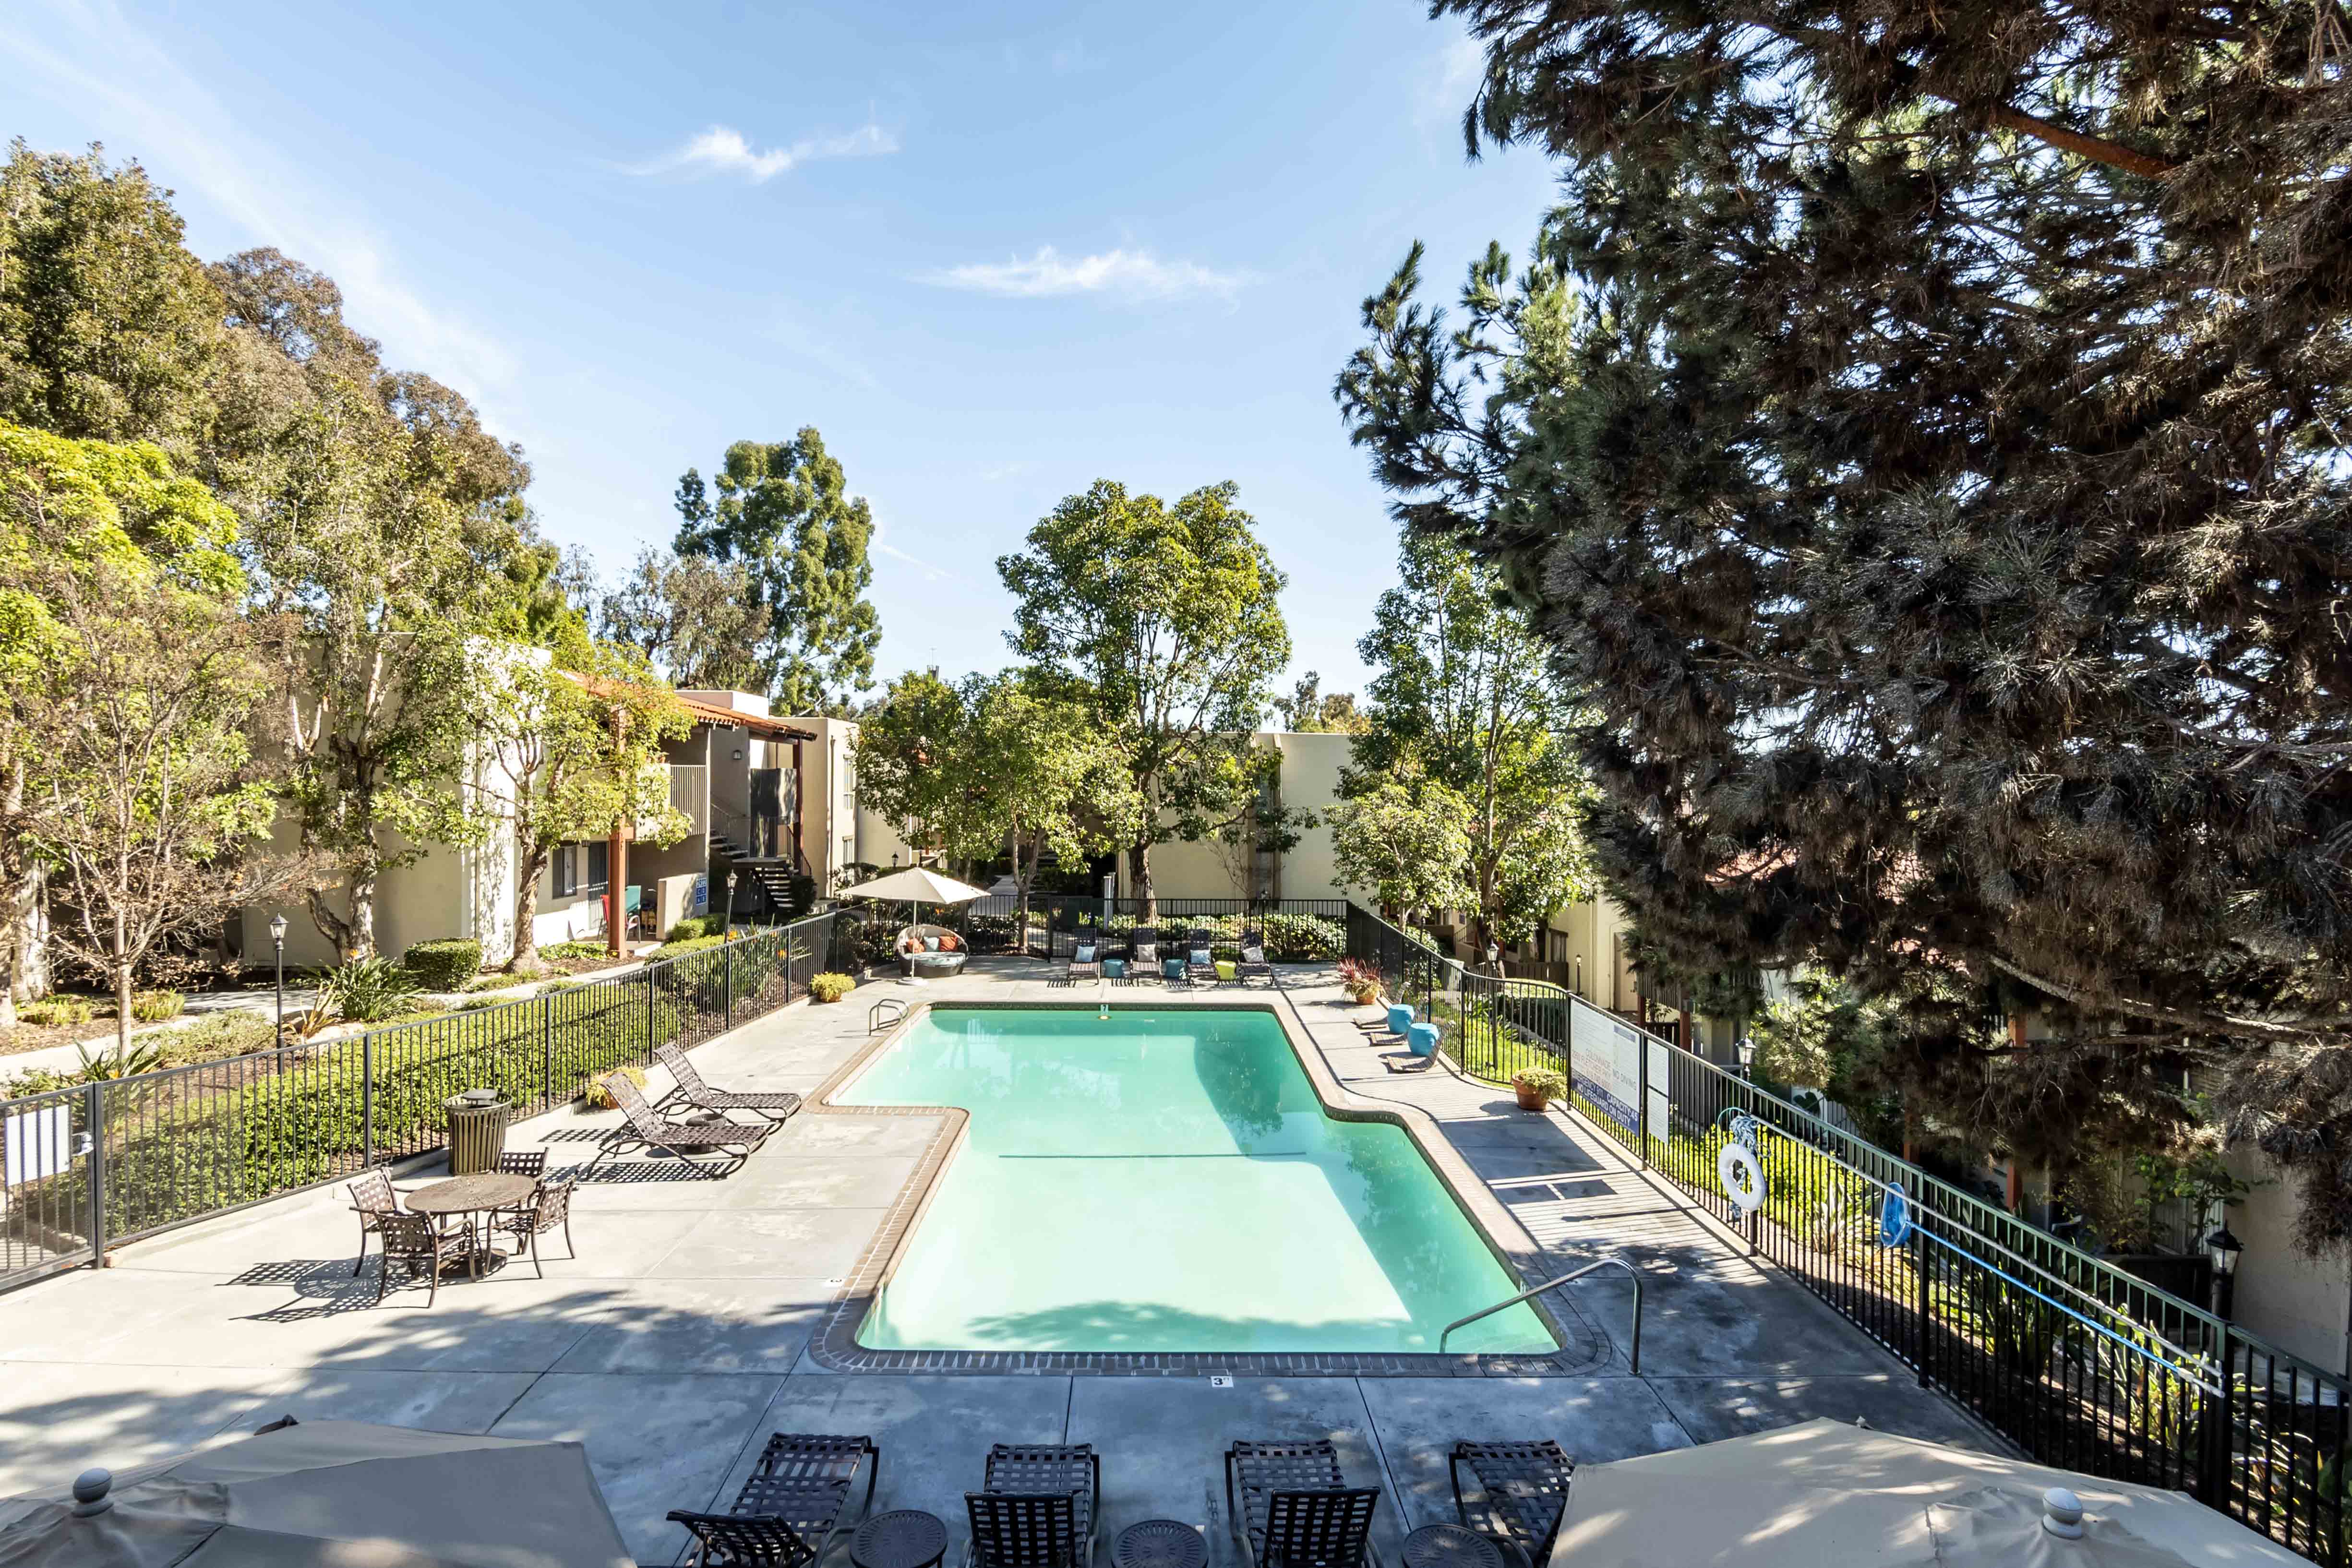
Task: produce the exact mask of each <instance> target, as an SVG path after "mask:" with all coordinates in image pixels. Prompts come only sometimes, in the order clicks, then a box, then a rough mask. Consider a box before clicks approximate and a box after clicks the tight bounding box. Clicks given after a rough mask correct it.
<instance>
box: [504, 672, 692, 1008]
mask: <svg viewBox="0 0 2352 1568" xmlns="http://www.w3.org/2000/svg"><path fill="white" fill-rule="evenodd" d="M483 695H484V698H485V699H486V700H485V701H484V702H483V703H482V705H481V706H479V707H478V709H477V710H476V711H477V716H478V728H477V731H476V737H477V746H478V753H479V766H478V768H477V770H476V771H475V772H474V773H473V775H472V777H471V779H470V780H469V787H470V789H472V790H473V791H475V792H476V794H477V796H478V809H479V810H481V812H482V813H483V814H485V815H488V816H492V817H500V818H504V819H505V820H506V821H507V822H508V823H509V831H510V832H511V834H512V835H513V849H514V866H515V902H514V912H513V914H514V939H513V946H511V948H510V949H509V953H508V956H507V961H506V966H505V967H507V968H509V969H510V970H514V971H518V972H525V973H527V972H530V971H531V970H534V969H536V968H537V967H538V963H539V941H538V937H537V935H536V934H535V931H534V926H535V925H536V923H537V917H538V914H539V882H540V878H541V876H542V875H544V874H545V873H546V871H547V863H548V861H549V860H550V858H551V856H552V855H553V854H554V852H555V849H556V846H557V845H559V844H565V843H570V842H572V841H576V840H581V839H603V838H606V837H609V836H610V835H611V834H612V833H613V831H614V830H615V829H616V828H617V829H620V830H622V831H629V832H633V833H635V835H636V836H637V837H638V838H640V839H642V840H644V841H647V842H650V843H654V844H674V843H676V842H677V841H678V840H680V839H682V838H684V837H685V836H686V833H687V830H688V827H689V826H690V825H691V824H690V823H688V821H687V819H686V815H685V813H683V812H681V811H678V810H675V809H674V808H673V807H672V806H671V805H670V802H669V780H668V774H667V771H666V770H665V769H664V768H663V767H662V758H663V751H662V743H663V742H664V741H667V740H676V739H678V738H680V737H684V736H686V735H687V734H688V733H690V732H691V731H692V730H693V728H694V720H693V717H692V716H690V715H689V714H688V712H687V711H686V705H685V704H683V703H681V702H679V701H678V700H677V694H676V693H674V692H672V691H671V690H670V689H669V688H668V687H667V686H666V685H662V683H661V682H660V680H659V679H658V678H657V677H656V676H655V675H654V674H653V673H652V672H651V671H650V670H648V669H646V667H645V664H644V663H643V662H642V661H641V660H639V659H637V658H636V657H635V655H634V654H633V653H630V652H628V651H626V650H624V649H614V648H609V647H607V648H598V647H593V646H591V647H589V648H588V649H586V650H585V656H584V657H583V658H580V659H578V660H576V661H575V662H574V663H573V664H569V665H566V664H558V663H555V662H552V661H551V660H549V659H548V658H546V657H543V656H539V655H536V654H535V653H530V652H526V651H523V650H520V649H514V650H510V651H509V652H508V653H505V654H504V655H503V656H501V657H499V659H497V660H496V662H495V663H494V664H493V666H492V668H491V670H490V672H489V674H488V678H487V679H486V681H485V683H484V692H483ZM615 891H617V889H616V890H615Z"/></svg>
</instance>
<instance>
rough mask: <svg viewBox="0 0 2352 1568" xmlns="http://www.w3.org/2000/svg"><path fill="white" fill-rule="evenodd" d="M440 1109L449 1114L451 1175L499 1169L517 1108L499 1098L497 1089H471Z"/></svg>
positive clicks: (451, 1099) (468, 1174)
mask: <svg viewBox="0 0 2352 1568" xmlns="http://www.w3.org/2000/svg"><path fill="white" fill-rule="evenodd" d="M441 1108H442V1109H443V1110H445V1111H446V1112H448V1113H449V1174H450V1175H451V1176H472V1175H474V1174H475V1173H476V1172H477V1171H494V1170H496V1169H498V1168H499V1155H501V1154H503V1153H504V1152H505V1151H506V1146H507V1122H508V1121H509V1118H511V1117H512V1116H513V1114H514V1107H513V1106H512V1105H509V1104H508V1103H506V1102H505V1101H503V1100H501V1099H499V1092H498V1091H497V1090H495V1089H468V1090H467V1091H466V1092H464V1093H463V1094H457V1095H452V1096H451V1097H450V1098H448V1099H446V1100H444V1101H443V1102H441Z"/></svg>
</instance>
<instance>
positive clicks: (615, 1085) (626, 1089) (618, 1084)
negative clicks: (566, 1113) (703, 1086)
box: [589, 1072, 782, 1181]
mask: <svg viewBox="0 0 2352 1568" xmlns="http://www.w3.org/2000/svg"><path fill="white" fill-rule="evenodd" d="M604 1083H605V1085H606V1086H607V1087H608V1088H610V1089H611V1090H612V1092H613V1103H614V1104H616V1105H618V1106H619V1107H620V1108H621V1113H622V1114H623V1115H624V1116H625V1117H627V1118H628V1120H627V1121H626V1122H625V1123H623V1124H622V1125H621V1126H620V1128H619V1129H618V1130H617V1131H616V1132H615V1133H614V1135H613V1136H611V1137H609V1138H607V1139H606V1140H605V1142H604V1147H603V1148H601V1149H599V1150H597V1151H596V1160H602V1159H604V1157H605V1156H606V1155H611V1154H615V1153H617V1152H619V1151H620V1150H622V1149H625V1148H629V1147H632V1146H634V1147H636V1148H641V1149H663V1150H666V1151H667V1152H668V1153H670V1154H673V1155H677V1157H678V1158H679V1159H681V1160H684V1161H685V1162H686V1163H687V1165H688V1166H689V1167H690V1168H692V1169H694V1170H696V1171H698V1172H699V1173H700V1174H702V1175H704V1176H709V1178H710V1179H711V1180H713V1181H717V1180H718V1179H719V1176H720V1175H721V1173H720V1172H718V1171H715V1170H712V1169H711V1168H709V1166H699V1165H696V1164H695V1162H694V1157H693V1156H694V1155H697V1154H710V1153H712V1152H714V1151H715V1152H717V1153H719V1154H722V1155H727V1156H728V1158H729V1159H730V1161H731V1162H732V1163H731V1164H730V1165H729V1166H728V1169H729V1170H730V1171H731V1170H733V1169H734V1168H735V1167H736V1166H740V1165H741V1164H742V1163H743V1162H744V1161H745V1160H747V1159H749V1158H751V1155H752V1154H753V1153H754V1152H756V1151H757V1150H758V1148H759V1147H760V1145H761V1144H764V1143H766V1142H767V1141H768V1137H769V1135H770V1134H772V1133H773V1132H775V1130H776V1129H777V1128H778V1127H779V1126H781V1125H782V1123H778V1122H761V1123H760V1124H758V1125H756V1126H747V1125H745V1124H743V1123H740V1122H730V1121H728V1120H726V1118H725V1116H724V1115H723V1113H722V1114H721V1115H720V1118H719V1120H718V1121H715V1122H673V1121H671V1120H670V1119H669V1118H668V1117H667V1116H664V1115H663V1114H662V1113H660V1112H658V1111H656V1110H655V1109H654V1108H653V1107H652V1106H651V1105H649V1104H647V1103H646V1092H645V1091H644V1090H642V1089H640V1088H638V1087H637V1086H636V1084H635V1082H634V1081H632V1080H631V1079H630V1077H629V1075H628V1074H627V1073H625V1072H615V1073H614V1074H613V1075H612V1076H610V1077H608V1078H606V1079H604ZM589 1163H590V1164H591V1165H592V1166H593V1165H594V1164H595V1161H593V1160H592V1161H590V1162H589Z"/></svg>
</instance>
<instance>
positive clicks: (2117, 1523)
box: [1551, 1421, 2308, 1568]
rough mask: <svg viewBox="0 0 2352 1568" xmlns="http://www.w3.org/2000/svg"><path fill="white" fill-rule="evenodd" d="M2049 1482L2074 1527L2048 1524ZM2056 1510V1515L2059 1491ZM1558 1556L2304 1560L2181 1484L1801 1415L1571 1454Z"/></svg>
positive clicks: (1809, 1560)
mask: <svg viewBox="0 0 2352 1568" xmlns="http://www.w3.org/2000/svg"><path fill="white" fill-rule="evenodd" d="M2053 1488H2058V1489H2063V1490H2064V1491H2066V1492H2071V1493H2072V1494H2074V1498H2075V1499H2076V1500H2078V1501H2079V1503H2080V1505H2081V1518H2080V1523H2081V1526H2082V1534H2081V1536H2080V1537H2079V1538H2078V1539H2069V1538H2066V1537H2063V1536H2060V1535H2057V1534H2053V1533H2052V1531H2050V1530H2049V1529H2047V1528H2045V1525H2044V1521H2045V1520H2046V1519H2048V1518H2050V1517H2051V1513H2052V1503H2051V1501H2050V1500H2045V1497H2044V1493H2045V1492H2047V1491H2049V1490H2051V1489H2053ZM2057 1501H2058V1504H2059V1521H2060V1522H2061V1523H2062V1524H2063V1513H2064V1509H2063V1501H2064V1500H2063V1498H2061V1499H2059V1500H2057ZM1551 1561H1552V1563H1553V1564H1555V1565H1556V1568H1567V1565H1568V1564H1570V1563H1573V1564H1574V1565H1575V1568H1703V1565H1706V1564H1714V1563H1722V1564H1726V1565H1728V1564H1732V1563H1738V1564H1739V1565H1740V1568H1823V1565H1824V1564H1827V1563H1838V1564H1846V1563H1868V1564H1871V1565H1873V1568H1913V1565H1915V1564H1916V1565H1917V1568H1995V1565H1996V1564H1998V1565H2000V1568H2186V1565H2188V1564H2191V1563H2194V1564H2199V1565H2200V1568H2201V1565H2208V1564H2228V1565H2229V1568H2273V1565H2275V1568H2308V1565H2307V1564H2305V1563H2304V1560H2303V1559H2302V1558H2299V1557H2297V1556H2295V1555H2294V1553H2293V1552H2288V1551H2287V1550H2286V1549H2285V1548H2284V1547H2283V1546H2279V1545H2277V1544H2275V1543H2274V1542H2271V1541H2270V1540H2269V1539H2267V1538H2266V1537H2263V1536H2261V1535H2257V1534H2255V1533H2254V1532H2253V1531H2251V1530H2248V1529H2247V1528H2246V1527H2245V1526H2243V1525H2242V1524H2240V1523H2238V1522H2237V1521H2234V1520H2231V1519H2230V1518H2228V1517H2226V1516H2224V1515H2222V1514H2220V1513H2217V1512H2215V1511H2213V1510H2211V1509H2210V1508H2207V1507H2206V1506H2205V1505H2204V1504H2202V1503H2200V1502H2198V1501H2197V1500H2195V1499H2193V1498H2191V1497H2189V1495H2188V1494H2187V1493H2185V1492H2177V1491H2166V1490H2162V1489H2160V1488H2157V1487H2147V1486H2136V1485H2133V1484H2132V1483H2130V1482H2127V1481H2110V1480H2102V1479H2097V1478H2095V1477H2093V1476H2086V1475H2080V1474H2077V1473H2075V1472H2074V1471H2072V1470H2058V1469H2049V1468H2048V1467H2046V1466H2042V1465H2035V1464H2029V1463H2027V1462H2026V1461H2024V1460H2022V1459H2005V1458H2000V1457H1998V1456H1996V1455H1992V1454H1978V1453H1970V1452H1968V1451H1966V1450H1964V1449H1959V1448H1945V1447H1943V1446H1942V1445H1940V1444H1937V1443H1923V1442H1918V1441H1916V1440H1914V1439H1912V1438H1909V1437H1892V1436H1889V1435H1888V1434H1886V1433H1884V1432H1873V1431H1870V1430H1867V1429H1865V1428H1863V1427H1850V1426H1847V1425H1845V1424H1844V1423H1843V1422H1838V1421H1808V1422H1806V1423H1804V1424H1803V1425H1802V1426H1798V1427H1782V1428H1780V1430H1778V1431H1773V1432H1759V1433H1757V1434H1755V1435H1754V1436H1752V1437H1734V1438H1730V1439H1728V1440H1727V1441H1724V1442H1720V1443H1708V1444H1706V1445H1705V1446H1703V1447H1700V1448H1677V1449H1674V1450H1672V1451H1670V1452H1667V1453H1663V1454H1649V1455H1644V1456H1643V1458H1638V1459H1620V1460H1618V1461H1616V1462H1615V1463H1613V1464H1605V1465H1580V1466H1578V1467H1577V1471H1576V1480H1575V1483H1574V1484H1573V1485H1572V1486H1570V1488H1569V1493H1568V1518H1567V1520H1566V1521H1564V1522H1563V1523H1562V1524H1561V1526H1560V1531H1559V1540H1558V1541H1557V1542H1556V1543H1555V1544H1554V1546H1553V1548H1552V1557H1551Z"/></svg>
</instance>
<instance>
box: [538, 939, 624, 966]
mask: <svg viewBox="0 0 2352 1568" xmlns="http://www.w3.org/2000/svg"><path fill="white" fill-rule="evenodd" d="M607 951H608V949H607V948H606V947H605V946H604V944H603V943H602V942H550V943H547V944H545V945H544V946H541V948H540V950H539V956H541V957H542V958H552V959H554V960H556V961H557V962H558V963H570V962H572V960H574V959H579V958H602V957H604V956H605V954H606V952H607Z"/></svg>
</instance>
